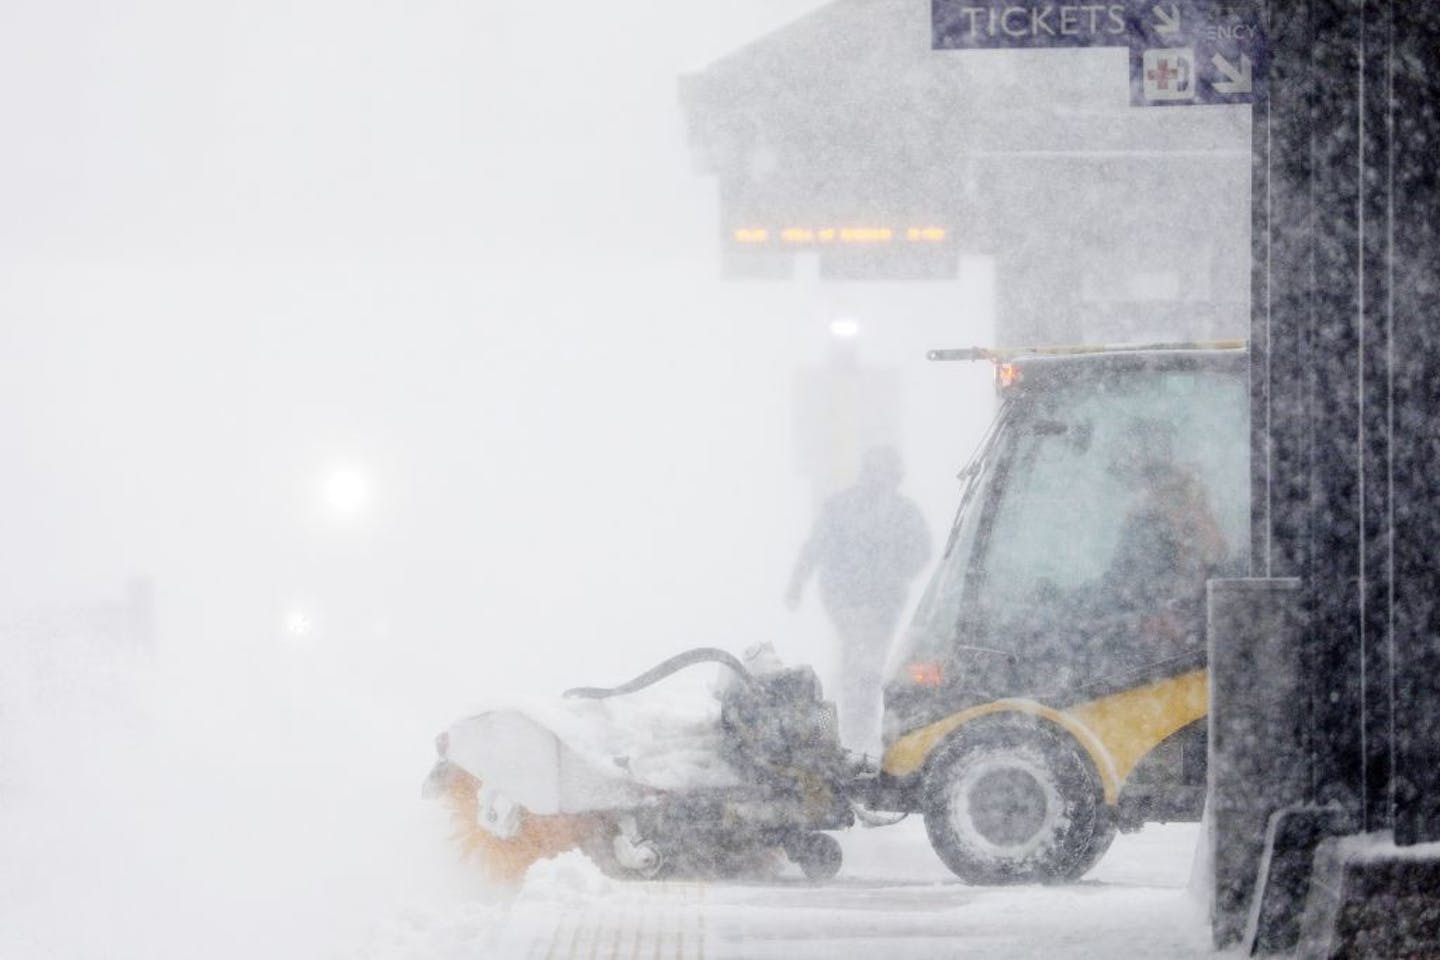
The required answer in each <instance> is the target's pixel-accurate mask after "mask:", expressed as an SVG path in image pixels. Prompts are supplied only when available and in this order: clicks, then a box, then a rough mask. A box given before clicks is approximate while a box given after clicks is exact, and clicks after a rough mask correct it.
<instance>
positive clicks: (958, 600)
mask: <svg viewBox="0 0 1440 960" xmlns="http://www.w3.org/2000/svg"><path fill="white" fill-rule="evenodd" d="M931 356H932V358H933V359H988V360H991V361H992V362H994V363H995V370H996V383H997V390H998V391H999V394H1000V397H1001V402H1000V409H999V412H998V413H997V415H996V418H995V420H994V422H993V424H992V426H991V429H990V431H989V433H988V435H987V436H986V438H985V440H984V442H983V443H982V444H981V446H980V449H979V450H978V451H977V452H976V454H975V456H974V458H973V459H972V460H971V462H970V463H969V464H968V465H967V466H966V468H965V469H964V471H963V472H962V473H961V480H962V488H963V492H962V496H961V503H960V508H959V512H958V515H957V517H956V519H955V523H954V526H953V528H952V530H951V532H950V537H949V541H948V543H947V546H946V549H945V553H944V557H943V559H942V561H941V562H940V564H939V566H938V568H937V570H936V572H935V574H934V576H933V578H932V580H931V582H930V584H929V586H928V588H927V590H926V593H925V595H924V597H923V598H922V600H921V602H920V604H919V606H918V608H917V612H916V616H915V618H914V619H913V621H912V623H911V624H910V626H909V627H908V629H907V631H906V633H905V635H904V636H903V637H902V638H901V641H900V643H899V644H898V645H897V648H896V650H895V655H894V656H893V657H892V660H891V666H890V670H889V675H888V678H887V681H886V687H885V720H884V739H885V751H884V755H883V758H882V762H881V773H880V776H879V778H878V780H877V781H876V783H875V793H876V796H875V798H874V799H873V801H872V805H874V806H879V807H885V808H889V809H898V810H907V811H915V812H922V813H923V814H924V816H925V822H926V826H927V828H928V831H929V835H930V840H931V843H932V844H933V845H934V847H935V850H936V852H937V853H938V854H939V855H940V857H941V859H942V860H944V862H945V863H946V865H947V866H949V867H950V869H951V870H953V871H954V872H955V873H956V874H958V875H959V876H961V877H962V878H964V879H966V880H969V881H972V882H979V883H1021V882H1035V881H1047V880H1066V879H1072V878H1076V877H1079V876H1080V875H1082V874H1083V873H1085V872H1086V871H1087V870H1088V869H1089V868H1090V867H1091V866H1093V865H1094V864H1095V863H1096V861H1098V860H1099V858H1100V857H1101V855H1102V854H1104V852H1105V850H1106V849H1107V848H1108V847H1109V845H1110V843H1111V841H1112V840H1113V838H1114V836H1115V832H1116V830H1117V829H1119V830H1126V829H1136V828H1138V827H1139V826H1140V825H1142V824H1143V823H1145V822H1147V821H1155V820H1186V819H1198V818H1199V816H1200V813H1201V810H1202V808H1203V804H1204V795H1205V775H1206V759H1205V758H1206V752H1205V749H1206V735H1205V717H1206V714H1207V702H1208V697H1207V674H1206V669H1205V660H1206V656H1205V655H1206V648H1205V583H1206V581H1207V580H1208V579H1210V578H1213V577H1225V576H1237V575H1243V574H1244V572H1245V570H1246V569H1247V557H1248V554H1249V512H1250V506H1249V503H1250V493H1249V435H1250V434H1249V426H1248V419H1249V417H1248V413H1249V398H1248V386H1247V385H1248V378H1247V370H1248V362H1247V353H1246V350H1245V344H1244V343H1243V342H1226V343H1208V344H1156V345H1152V346H1147V347H1123V348H1113V347H1112V348H1065V349H1049V350H1034V351H1014V352H996V351H985V350H960V351H937V352H936V353H932V354H931Z"/></svg>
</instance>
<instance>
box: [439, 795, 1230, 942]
mask: <svg viewBox="0 0 1440 960" xmlns="http://www.w3.org/2000/svg"><path fill="white" fill-rule="evenodd" d="M1197 838H1198V830H1197V828H1196V827H1195V826H1193V825H1169V826H1152V827H1150V828H1148V829H1146V830H1145V831H1143V832H1141V833H1139V834H1135V835H1131V836H1124V837H1121V838H1119V839H1118V840H1117V841H1116V843H1115V846H1114V848H1113V849H1112V850H1111V851H1110V853H1109V854H1108V855H1107V856H1106V858H1105V860H1104V861H1103V862H1102V863H1101V864H1100V865H1099V866H1098V867H1097V868H1096V869H1095V870H1094V871H1092V873H1091V874H1090V875H1089V876H1088V877H1087V878H1086V879H1085V880H1084V881H1083V882H1081V883H1078V884H1073V885H1069V886H1054V887H1038V886H1033V887H1014V888H1002V887H970V886H966V885H965V884H962V883H960V882H959V881H958V880H956V879H955V878H954V877H952V876H951V875H950V874H949V873H948V871H946V870H945V868H944V867H943V866H942V865H941V864H940V863H939V861H938V860H937V859H936V858H935V856H934V854H933V853H932V852H931V850H930V848H929V844H928V842H927V841H926V838H925V830H924V826H923V824H922V823H920V822H919V821H918V819H913V818H912V819H911V820H909V821H906V822H905V823H902V824H900V825H899V826H895V827H889V828H882V829H876V830H852V831H850V832H849V833H848V834H845V835H843V836H842V842H843V843H844V845H845V848H846V857H847V859H846V867H845V869H844V870H843V871H842V873H841V875H840V877H839V878H838V879H837V880H836V881H834V882H832V883H829V884H826V885H822V886H814V885H811V884H809V883H806V882H805V881H804V880H803V879H801V878H800V876H799V874H798V871H797V872H795V873H793V874H792V873H790V872H788V869H789V868H787V872H785V873H782V875H781V876H780V877H778V878H777V879H775V880H772V881H769V882H763V883H758V882H757V883H748V884H736V883H728V884H698V883H674V882H672V883H648V884H647V883H623V882H616V881H612V880H609V879H607V878H605V877H604V876H602V875H601V874H599V872H598V871H596V870H595V869H594V868H593V867H592V866H591V865H590V864H589V863H588V861H586V860H584V858H583V857H582V856H581V855H579V854H578V853H571V854H566V855H564V856H562V857H560V858H558V859H556V860H553V861H549V862H545V863H540V864H536V865H535V867H533V868H532V870H531V873H530V874H529V876H528V877H527V879H526V882H525V885H524V886H523V887H522V889H521V890H520V891H519V893H518V894H517V895H516V897H515V899H514V900H513V902H511V904H510V905H509V907H508V909H507V910H505V911H504V912H503V913H500V914H496V915H494V920H495V924H496V926H495V927H494V929H493V930H492V931H491V936H492V937H493V939H492V940H490V943H489V944H488V945H487V949H486V952H485V954H484V955H485V956H494V957H501V958H512V957H513V958H557V960H558V958H572V957H573V958H609V957H617V958H619V957H625V958H628V957H646V958H650V957H664V958H679V960H700V958H705V960H730V958H736V960H739V958H744V960H765V958H772V957H773V958H784V960H806V958H816V960H820V958H825V960H829V958H833V957H859V956H874V957H884V958H885V960H907V958H917V960H919V958H925V960H931V958H937V957H950V956H954V957H964V958H966V960H987V958H1002V957H1003V958H1006V960H1013V958H1028V957H1035V958H1042V957H1043V958H1046V960H1063V958H1076V960H1079V958H1086V960H1091V958H1096V957H1101V958H1109V957H1166V958H1172V960H1185V958H1202V957H1210V956H1212V955H1213V952H1212V949H1211V947H1210V930H1209V926H1208V924H1207V923H1206V918H1205V909H1204V906H1203V904H1202V902H1201V901H1200V900H1199V899H1197V898H1196V897H1194V896H1193V895H1192V894H1191V893H1190V892H1189V891H1188V890H1187V884H1188V882H1189V878H1190V873H1191V863H1192V859H1193V854H1194V851H1195V845H1196V841H1197ZM473 942H474V941H472V943H473ZM457 955H458V954H457Z"/></svg>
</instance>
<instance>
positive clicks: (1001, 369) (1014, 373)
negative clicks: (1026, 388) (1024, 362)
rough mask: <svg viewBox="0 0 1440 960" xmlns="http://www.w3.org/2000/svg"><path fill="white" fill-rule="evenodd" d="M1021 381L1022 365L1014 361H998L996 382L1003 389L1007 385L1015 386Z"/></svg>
mask: <svg viewBox="0 0 1440 960" xmlns="http://www.w3.org/2000/svg"><path fill="white" fill-rule="evenodd" d="M1019 382H1020V366H1019V364H1014V363H997V364H996V365H995V384H996V386H998V387H999V388H1000V389H1001V390H1004V389H1005V388H1006V387H1013V386H1015V384H1017V383H1019Z"/></svg>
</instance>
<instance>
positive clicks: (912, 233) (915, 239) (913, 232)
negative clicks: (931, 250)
mask: <svg viewBox="0 0 1440 960" xmlns="http://www.w3.org/2000/svg"><path fill="white" fill-rule="evenodd" d="M905 239H906V240H909V241H910V242H911V243H942V242H944V240H945V228H944V227H911V228H910V229H908V230H906V231H905Z"/></svg>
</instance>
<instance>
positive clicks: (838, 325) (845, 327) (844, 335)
mask: <svg viewBox="0 0 1440 960" xmlns="http://www.w3.org/2000/svg"><path fill="white" fill-rule="evenodd" d="M830 335H831V336H832V337H838V338H839V339H841V340H851V339H854V338H855V337H857V336H859V335H860V321H859V320H851V319H850V318H848V317H844V318H841V319H839V320H832V321H830Z"/></svg>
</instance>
